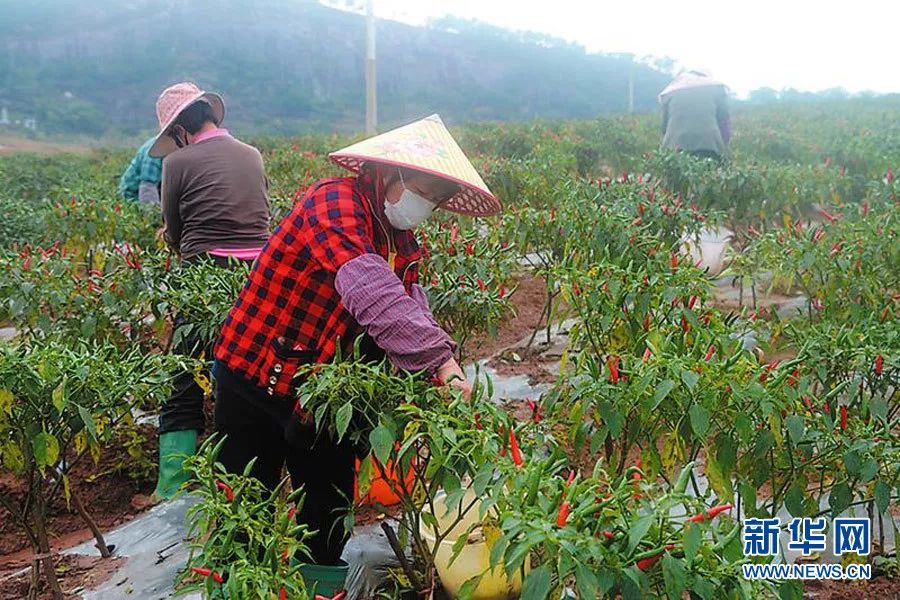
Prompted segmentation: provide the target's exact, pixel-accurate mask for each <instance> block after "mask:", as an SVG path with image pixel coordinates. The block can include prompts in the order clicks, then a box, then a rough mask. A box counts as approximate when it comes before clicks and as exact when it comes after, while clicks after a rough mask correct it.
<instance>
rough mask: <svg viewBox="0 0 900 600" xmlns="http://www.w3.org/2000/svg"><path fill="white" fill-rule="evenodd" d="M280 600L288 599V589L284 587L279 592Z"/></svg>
mask: <svg viewBox="0 0 900 600" xmlns="http://www.w3.org/2000/svg"><path fill="white" fill-rule="evenodd" d="M278 600H287V590H286V589H284V587H282V588H281V591H280V592H278Z"/></svg>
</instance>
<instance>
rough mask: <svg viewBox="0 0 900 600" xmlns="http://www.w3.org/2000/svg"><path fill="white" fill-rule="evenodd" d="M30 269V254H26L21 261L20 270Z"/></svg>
mask: <svg viewBox="0 0 900 600" xmlns="http://www.w3.org/2000/svg"><path fill="white" fill-rule="evenodd" d="M30 269H31V256H30V255H29V256H26V257H25V260H23V261H22V270H23V271H29V270H30Z"/></svg>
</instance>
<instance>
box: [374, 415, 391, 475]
mask: <svg viewBox="0 0 900 600" xmlns="http://www.w3.org/2000/svg"><path fill="white" fill-rule="evenodd" d="M369 444H371V446H372V452H373V453H374V454H375V458H377V459H378V462H380V463H381V464H382V465H384V464H387V461H388V458H390V456H391V448H393V447H394V436H393V435H391V432H390V430H389V429H388V428H387V427H385V426H384V425H381V424H379V425H378V427H376V428H375V429H373V430H372V432H371V433H369Z"/></svg>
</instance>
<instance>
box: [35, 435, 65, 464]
mask: <svg viewBox="0 0 900 600" xmlns="http://www.w3.org/2000/svg"><path fill="white" fill-rule="evenodd" d="M31 448H32V450H34V459H35V461H37V464H38V466H39V467H50V466H53V465H55V464H56V461H57V460H58V459H59V442H58V441H57V439H56V438H55V437H53V436H52V435H50V434H49V433H47V432H46V431H42V432H41V433H39V434H37V435H36V436H34V438H32V440H31Z"/></svg>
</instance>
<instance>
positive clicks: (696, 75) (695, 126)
mask: <svg viewBox="0 0 900 600" xmlns="http://www.w3.org/2000/svg"><path fill="white" fill-rule="evenodd" d="M659 103H660V105H661V107H662V133H663V139H662V147H663V148H671V149H673V150H681V151H684V152H688V153H690V154H693V155H694V156H697V157H700V158H711V159H714V160H716V161H719V162H721V161H722V160H724V159H725V157H726V156H727V154H728V144H729V143H730V142H731V117H730V116H729V114H728V88H727V87H726V86H725V84H723V83H722V82H720V81H718V80H716V79H714V78H713V77H712V76H710V75H709V73H707V72H705V71H684V72H682V73H681V74H679V75H678V76H677V77H676V78H675V79H674V80H673V81H672V82H671V83H670V84H669V85H668V86H667V87H666V89H664V90H663V91H662V93H661V94H660V95H659Z"/></svg>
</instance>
